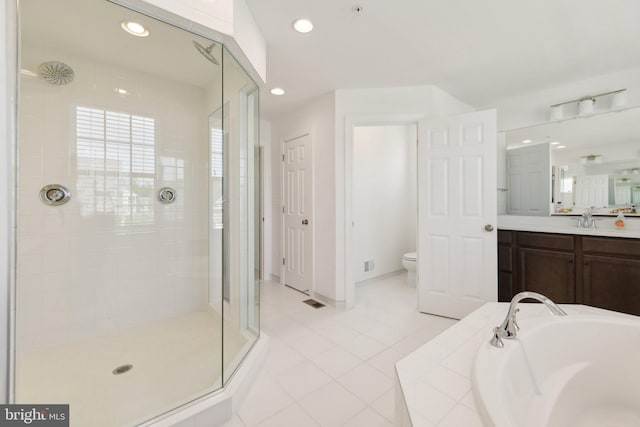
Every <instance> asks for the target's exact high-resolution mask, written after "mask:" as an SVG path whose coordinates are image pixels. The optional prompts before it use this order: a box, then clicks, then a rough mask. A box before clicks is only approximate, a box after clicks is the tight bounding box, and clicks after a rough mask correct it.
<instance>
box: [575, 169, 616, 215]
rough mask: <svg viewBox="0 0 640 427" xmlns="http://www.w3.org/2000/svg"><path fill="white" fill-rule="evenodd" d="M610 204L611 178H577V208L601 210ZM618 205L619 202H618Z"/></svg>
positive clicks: (600, 176)
mask: <svg viewBox="0 0 640 427" xmlns="http://www.w3.org/2000/svg"><path fill="white" fill-rule="evenodd" d="M608 204H609V176H608V175H588V176H577V177H576V201H575V206H576V208H591V207H596V208H601V207H603V206H607V205H608ZM616 204H618V201H617V200H616Z"/></svg>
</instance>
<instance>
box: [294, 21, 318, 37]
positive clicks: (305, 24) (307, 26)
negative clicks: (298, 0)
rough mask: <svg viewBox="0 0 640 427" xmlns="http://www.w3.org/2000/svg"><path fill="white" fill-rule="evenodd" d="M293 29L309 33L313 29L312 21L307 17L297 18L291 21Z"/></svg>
mask: <svg viewBox="0 0 640 427" xmlns="http://www.w3.org/2000/svg"><path fill="white" fill-rule="evenodd" d="M293 29H294V30H296V31H297V32H299V33H303V34H304V33H310V32H311V31H312V30H313V22H311V21H310V20H308V19H307V18H298V19H296V20H295V21H293Z"/></svg>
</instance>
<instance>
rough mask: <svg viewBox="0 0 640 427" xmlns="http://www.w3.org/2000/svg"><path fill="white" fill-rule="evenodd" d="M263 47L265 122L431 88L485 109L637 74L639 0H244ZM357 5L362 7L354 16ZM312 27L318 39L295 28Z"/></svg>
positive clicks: (639, 44)
mask: <svg viewBox="0 0 640 427" xmlns="http://www.w3.org/2000/svg"><path fill="white" fill-rule="evenodd" d="M247 2H248V4H249V7H250V9H251V11H252V13H253V16H254V18H255V20H256V22H257V24H258V27H259V28H260V30H261V31H262V33H263V35H264V37H265V39H266V41H267V79H268V81H267V86H266V88H267V89H270V88H271V87H274V86H281V87H283V88H284V89H285V90H286V92H287V93H286V95H284V96H280V97H275V96H273V95H271V94H269V93H268V92H267V91H265V92H264V93H263V96H262V116H263V117H264V118H266V119H273V118H275V117H277V116H279V115H281V114H284V113H286V112H287V111H290V110H292V109H294V108H296V107H298V106H299V105H301V104H303V103H304V102H307V101H309V100H310V99H312V98H314V97H316V96H318V95H320V94H323V93H326V92H328V91H333V90H336V89H349V88H367V87H391V86H410V85H423V84H435V85H437V86H439V87H441V88H442V89H444V90H446V91H448V92H449V93H451V94H452V95H454V96H457V97H458V98H460V99H461V100H463V101H465V102H467V103H469V104H472V105H476V106H486V105H491V104H492V103H495V102H497V101H498V100H500V99H504V98H508V97H511V96H514V95H518V94H522V93H526V92H530V91H535V90H539V89H542V88H548V87H552V86H555V85H559V84H563V83H567V82H570V81H574V80H578V79H583V78H587V77H591V76H595V75H599V74H605V73H609V72H614V71H618V70H621V69H626V68H631V67H635V66H640V42H639V40H640V24H639V23H638V19H639V17H640V1H638V0H608V1H602V0H530V1H526V2H525V1H523V0H482V1H478V0H395V1H391V0H362V1H357V0H356V1H354V0H269V1H267V0H247ZM355 4H361V5H362V6H364V12H363V13H362V14H361V15H360V16H356V15H355V14H354V13H353V12H352V7H353V5H355ZM301 16H304V17H308V18H310V19H311V20H312V21H313V22H314V25H315V29H314V31H313V32H311V33H309V34H299V33H296V32H295V31H293V29H292V27H291V24H292V22H293V20H294V19H295V18H298V17H301Z"/></svg>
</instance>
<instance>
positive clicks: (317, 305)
mask: <svg viewBox="0 0 640 427" xmlns="http://www.w3.org/2000/svg"><path fill="white" fill-rule="evenodd" d="M302 302H303V303H305V304H308V305H310V306H311V307H313V308H322V307H324V304H323V303H321V302H319V301H316V300H314V299H306V300H304V301H302Z"/></svg>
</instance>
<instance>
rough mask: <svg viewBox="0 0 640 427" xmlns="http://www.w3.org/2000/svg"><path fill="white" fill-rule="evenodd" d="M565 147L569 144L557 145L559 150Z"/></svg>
mask: <svg viewBox="0 0 640 427" xmlns="http://www.w3.org/2000/svg"><path fill="white" fill-rule="evenodd" d="M563 148H567V146H566V145H558V146H557V147H556V149H558V150H562V149H563Z"/></svg>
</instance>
